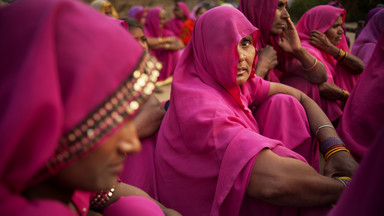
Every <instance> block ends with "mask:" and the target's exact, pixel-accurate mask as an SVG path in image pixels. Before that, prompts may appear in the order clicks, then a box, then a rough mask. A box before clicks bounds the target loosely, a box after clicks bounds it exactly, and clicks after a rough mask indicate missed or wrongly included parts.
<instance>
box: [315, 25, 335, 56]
mask: <svg viewBox="0 0 384 216" xmlns="http://www.w3.org/2000/svg"><path fill="white" fill-rule="evenodd" d="M309 43H310V44H312V45H313V46H315V47H317V48H318V49H320V50H323V51H325V52H327V53H329V50H330V48H331V47H334V45H333V44H332V43H331V42H330V41H329V40H328V38H327V36H326V35H325V34H323V33H321V32H319V31H317V30H313V31H312V32H311V35H310V36H309Z"/></svg>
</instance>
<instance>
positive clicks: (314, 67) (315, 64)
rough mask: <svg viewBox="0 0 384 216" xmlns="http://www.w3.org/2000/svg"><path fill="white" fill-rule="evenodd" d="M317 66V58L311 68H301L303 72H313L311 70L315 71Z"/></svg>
mask: <svg viewBox="0 0 384 216" xmlns="http://www.w3.org/2000/svg"><path fill="white" fill-rule="evenodd" d="M318 64H319V61H318V60H317V58H315V63H314V64H313V65H312V66H311V67H309V68H304V67H303V70H305V71H313V70H315V69H316V68H317V65H318Z"/></svg>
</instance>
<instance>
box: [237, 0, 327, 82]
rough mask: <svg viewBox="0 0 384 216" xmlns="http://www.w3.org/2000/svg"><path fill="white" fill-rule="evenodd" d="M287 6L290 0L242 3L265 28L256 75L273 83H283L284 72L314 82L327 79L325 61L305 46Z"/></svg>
mask: <svg viewBox="0 0 384 216" xmlns="http://www.w3.org/2000/svg"><path fill="white" fill-rule="evenodd" d="M287 8H288V0H272V1H271V0H240V2H239V10H240V11H241V12H242V13H243V14H244V15H245V16H246V17H247V18H248V20H249V21H250V22H251V23H252V24H253V25H254V26H255V27H257V28H258V29H260V31H261V38H260V41H259V44H258V46H259V47H260V48H262V49H260V52H259V64H258V66H257V68H256V71H255V73H256V75H258V76H260V77H262V78H265V79H266V80H269V81H273V82H280V78H281V76H282V75H284V74H294V75H297V76H300V77H303V79H305V80H307V81H308V82H310V83H314V84H318V83H322V82H325V81H326V80H327V72H326V70H325V68H324V66H323V64H322V63H321V62H318V61H317V59H316V58H315V57H314V56H312V55H311V54H310V53H309V52H308V51H307V50H306V49H305V48H304V47H303V46H302V45H301V43H300V39H299V37H298V35H297V32H296V29H295V26H294V24H293V22H292V21H291V19H290V16H289V13H288V11H287ZM276 54H277V56H276ZM314 64H316V67H313V65H314Z"/></svg>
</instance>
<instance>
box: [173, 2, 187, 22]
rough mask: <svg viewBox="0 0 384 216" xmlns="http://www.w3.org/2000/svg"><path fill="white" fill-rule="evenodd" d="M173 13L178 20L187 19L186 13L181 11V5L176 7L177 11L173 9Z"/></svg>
mask: <svg viewBox="0 0 384 216" xmlns="http://www.w3.org/2000/svg"><path fill="white" fill-rule="evenodd" d="M173 13H174V14H175V17H176V18H178V19H184V18H185V14H184V11H183V10H182V9H181V7H180V6H179V5H176V6H175V9H173Z"/></svg>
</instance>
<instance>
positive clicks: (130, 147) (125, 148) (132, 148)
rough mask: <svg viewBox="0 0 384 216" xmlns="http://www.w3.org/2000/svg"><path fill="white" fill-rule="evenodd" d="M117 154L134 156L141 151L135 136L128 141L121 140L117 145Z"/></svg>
mask: <svg viewBox="0 0 384 216" xmlns="http://www.w3.org/2000/svg"><path fill="white" fill-rule="evenodd" d="M118 148H119V152H121V153H123V154H135V153H138V152H139V151H140V150H141V143H140V140H139V139H138V138H137V136H136V137H135V138H133V139H130V140H121V141H120V142H119V144H118Z"/></svg>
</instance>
